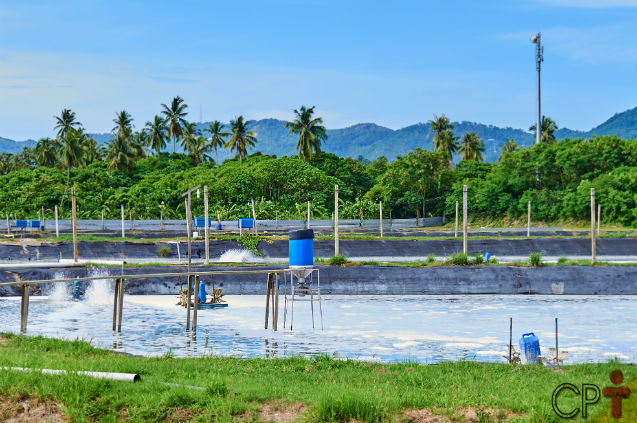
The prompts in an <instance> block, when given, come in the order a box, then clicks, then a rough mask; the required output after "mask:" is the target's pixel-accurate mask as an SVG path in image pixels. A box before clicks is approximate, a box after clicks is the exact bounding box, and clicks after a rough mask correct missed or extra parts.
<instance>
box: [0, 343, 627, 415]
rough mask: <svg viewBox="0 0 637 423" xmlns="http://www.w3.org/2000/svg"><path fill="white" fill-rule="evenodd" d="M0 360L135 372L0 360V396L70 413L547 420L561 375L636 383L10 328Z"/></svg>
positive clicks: (587, 368)
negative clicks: (154, 353)
mask: <svg viewBox="0 0 637 423" xmlns="http://www.w3.org/2000/svg"><path fill="white" fill-rule="evenodd" d="M503 348H504V347H503ZM1 366H8V367H27V368H50V369H65V370H94V371H113V372H126V373H131V372H132V373H138V374H140V375H141V377H142V380H141V382H138V383H135V384H132V383H126V382H116V381H105V380H98V379H92V378H89V377H85V376H77V375H73V374H70V375H62V376H52V375H42V374H40V373H38V372H18V371H9V370H0V401H1V400H3V399H8V398H15V399H16V400H19V399H20V398H29V397H35V398H40V399H41V400H43V401H49V402H57V403H59V404H61V405H62V408H61V410H62V412H63V413H64V414H65V415H66V416H67V417H68V418H69V419H70V420H71V421H73V422H84V421H100V422H116V421H118V422H119V421H123V422H168V421H177V420H192V421H202V422H203V421H206V422H228V421H239V422H248V421H264V420H267V419H266V418H265V417H264V416H263V415H262V414H261V413H262V412H263V410H264V409H266V408H267V407H270V408H273V409H274V408H276V409H279V410H286V409H288V410H289V409H290V408H291V405H294V404H299V407H296V408H295V410H298V411H297V413H296V415H294V416H293V417H294V418H295V421H306V422H308V421H324V422H325V421H335V422H347V421H360V422H380V421H407V420H408V419H406V418H404V413H405V412H406V410H422V409H428V410H431V411H433V412H434V413H435V414H440V415H446V416H456V417H460V416H462V415H463V410H466V409H467V408H473V409H475V410H476V413H477V414H478V417H479V418H480V415H482V418H483V421H484V419H486V421H489V419H494V418H495V417H494V416H498V415H500V416H502V415H504V413H505V412H508V413H515V415H516V417H515V419H516V420H515V421H518V422H557V421H558V420H557V419H556V416H555V414H553V411H552V409H551V400H550V399H551V393H552V392H553V390H554V389H555V387H556V386H557V385H558V384H560V383H563V382H570V383H573V384H575V385H576V386H581V384H582V383H595V384H597V385H598V386H600V387H604V386H607V385H609V380H608V377H609V374H610V372H611V371H612V370H614V369H617V368H619V369H621V370H622V372H623V373H624V380H625V381H626V382H628V383H629V384H630V386H631V387H635V388H637V386H635V382H636V379H635V378H636V376H637V368H635V366H633V365H627V364H620V363H618V362H606V363H601V364H579V365H568V366H563V367H561V368H560V369H559V370H554V369H552V368H549V367H542V366H540V365H528V366H516V365H514V366H509V365H507V364H495V363H478V362H473V361H457V362H443V363H440V364H439V365H420V364H417V363H413V362H402V363H396V364H391V365H386V364H379V363H368V362H359V361H351V360H347V361H345V360H333V359H332V358H331V357H326V356H317V357H314V358H313V359H307V358H301V357H291V358H284V359H269V360H268V359H247V360H242V359H238V358H228V357H201V358H183V359H182V358H173V357H172V355H170V354H167V355H165V356H163V357H155V358H145V357H133V356H127V355H118V354H115V353H113V352H111V351H107V350H101V349H97V348H94V347H92V346H90V345H89V344H87V343H85V342H80V341H62V340H57V339H50V338H42V337H22V336H16V335H9V334H5V335H2V338H0V367H1ZM171 384H172V385H171ZM179 385H182V386H179ZM191 386H197V387H201V388H202V389H192V388H189V387H191ZM636 391H637V389H635V390H633V392H636ZM578 403H579V401H578V400H577V398H575V397H568V396H567V397H565V398H564V402H563V403H562V404H561V405H563V408H567V407H573V406H576V405H577V404H578ZM608 403H609V400H608V399H607V398H605V397H602V399H601V400H600V402H599V404H598V405H596V406H594V407H593V408H592V409H590V411H591V412H592V414H593V415H595V417H593V418H592V419H591V418H589V419H588V420H586V421H593V422H594V421H614V420H612V418H609V419H607V420H604V418H605V414H604V413H605V412H607V409H606V408H607V407H608ZM626 403H627V401H625V402H624V404H626ZM20 408H21V407H20ZM478 410H479V413H478ZM5 413H6V412H5ZM480 413H481V414H480ZM595 413H598V414H595ZM600 413H601V414H600ZM486 414H489V416H490V417H489V416H486ZM176 416H182V418H180V419H178V418H176ZM184 416H185V417H184ZM2 418H3V419H6V418H8V417H7V416H3V417H2ZM635 419H637V410H636V407H634V406H633V407H632V408H630V407H626V408H624V417H623V420H620V421H624V422H632V421H635ZM461 420H463V421H464V420H468V419H462V418H461ZM478 421H479V420H478ZM574 421H576V422H577V421H583V420H581V419H580V420H578V419H575V420H574Z"/></svg>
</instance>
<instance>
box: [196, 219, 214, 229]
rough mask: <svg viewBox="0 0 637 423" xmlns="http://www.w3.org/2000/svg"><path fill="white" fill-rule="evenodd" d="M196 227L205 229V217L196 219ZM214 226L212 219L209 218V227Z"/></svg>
mask: <svg viewBox="0 0 637 423" xmlns="http://www.w3.org/2000/svg"><path fill="white" fill-rule="evenodd" d="M195 226H196V227H197V228H203V227H204V226H206V218H205V217H195ZM211 226H212V218H211V217H209V218H208V227H211Z"/></svg>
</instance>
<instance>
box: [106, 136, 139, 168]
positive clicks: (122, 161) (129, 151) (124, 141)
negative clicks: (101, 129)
mask: <svg viewBox="0 0 637 423" xmlns="http://www.w3.org/2000/svg"><path fill="white" fill-rule="evenodd" d="M105 160H106V163H107V167H108V169H110V170H119V171H120V172H124V173H126V172H129V171H130V170H131V169H132V168H133V167H134V166H135V151H134V149H133V147H132V146H131V144H130V142H129V141H128V138H126V137H123V136H121V135H116V136H115V138H113V139H112V140H111V141H110V142H109V143H108V152H107V153H106V158H105Z"/></svg>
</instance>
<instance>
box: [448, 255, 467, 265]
mask: <svg viewBox="0 0 637 423" xmlns="http://www.w3.org/2000/svg"><path fill="white" fill-rule="evenodd" d="M447 262H448V263H449V264H453V265H454V266H468V265H469V257H467V255H466V254H465V253H453V254H452V255H451V257H449V260H447Z"/></svg>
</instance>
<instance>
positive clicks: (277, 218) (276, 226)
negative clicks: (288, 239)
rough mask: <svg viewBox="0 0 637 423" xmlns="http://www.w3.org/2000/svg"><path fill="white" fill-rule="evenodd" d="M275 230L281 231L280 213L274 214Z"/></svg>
mask: <svg viewBox="0 0 637 423" xmlns="http://www.w3.org/2000/svg"><path fill="white" fill-rule="evenodd" d="M274 219H275V220H274V229H275V230H277V231H278V230H279V212H278V211H277V212H274Z"/></svg>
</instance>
